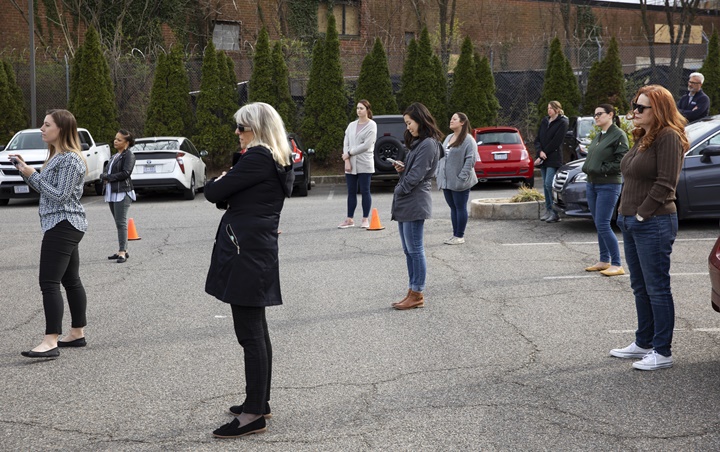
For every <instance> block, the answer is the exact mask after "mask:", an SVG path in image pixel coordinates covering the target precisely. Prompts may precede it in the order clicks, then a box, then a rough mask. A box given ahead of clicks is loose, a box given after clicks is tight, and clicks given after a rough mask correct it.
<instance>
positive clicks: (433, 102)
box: [403, 28, 447, 127]
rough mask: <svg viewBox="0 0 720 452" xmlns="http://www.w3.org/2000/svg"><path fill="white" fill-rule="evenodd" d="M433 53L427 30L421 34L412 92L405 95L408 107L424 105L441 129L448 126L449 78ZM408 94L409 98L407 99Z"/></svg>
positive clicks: (404, 98) (404, 99) (404, 100)
mask: <svg viewBox="0 0 720 452" xmlns="http://www.w3.org/2000/svg"><path fill="white" fill-rule="evenodd" d="M436 58H437V56H436V55H435V54H434V53H433V50H432V46H431V44H430V35H429V34H428V31H427V28H423V30H422V32H421V33H420V41H419V43H418V50H417V58H416V63H415V65H414V66H415V67H414V75H413V80H412V85H411V86H412V89H413V90H412V91H410V90H408V92H407V93H404V95H403V102H406V106H407V105H410V104H411V103H413V102H420V103H422V104H424V105H425V106H426V107H427V109H428V110H429V111H430V113H431V114H432V115H433V117H435V120H436V121H437V123H438V125H439V126H440V127H443V126H446V125H447V124H446V123H447V118H446V116H447V77H446V75H445V71H444V70H443V67H442V63H441V62H440V59H439V58H437V60H436ZM405 94H407V97H405Z"/></svg>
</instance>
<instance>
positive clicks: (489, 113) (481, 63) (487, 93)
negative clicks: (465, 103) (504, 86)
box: [475, 53, 500, 127]
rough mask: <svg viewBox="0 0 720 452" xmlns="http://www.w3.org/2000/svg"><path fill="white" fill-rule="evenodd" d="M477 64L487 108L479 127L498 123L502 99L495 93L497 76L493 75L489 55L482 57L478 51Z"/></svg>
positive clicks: (481, 89) (479, 84)
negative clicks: (499, 99)
mask: <svg viewBox="0 0 720 452" xmlns="http://www.w3.org/2000/svg"><path fill="white" fill-rule="evenodd" d="M475 64H476V65H477V68H476V70H477V78H478V86H480V91H482V93H483V94H482V96H481V97H483V100H482V101H481V102H482V104H483V105H484V108H485V112H484V115H483V119H482V120H481V121H480V122H479V123H478V125H477V127H482V126H493V125H495V124H497V116H498V112H499V111H500V101H498V99H497V96H496V95H495V77H493V73H492V69H491V68H490V60H488V59H487V57H482V58H480V55H478V54H477V53H476V54H475Z"/></svg>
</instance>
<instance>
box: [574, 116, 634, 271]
mask: <svg viewBox="0 0 720 452" xmlns="http://www.w3.org/2000/svg"><path fill="white" fill-rule="evenodd" d="M593 116H594V117H595V124H596V125H597V126H598V127H600V133H598V134H597V135H596V136H595V138H593V140H592V142H591V143H590V144H589V145H588V147H587V152H588V154H587V158H586V159H585V163H584V164H583V167H582V170H583V172H584V173H585V174H587V182H586V193H587V200H588V207H590V213H591V214H592V217H593V220H594V221H595V227H596V228H597V233H598V245H599V247H600V260H599V261H598V262H597V263H596V264H594V265H592V266H590V267H587V268H585V271H589V272H596V271H599V272H600V273H602V274H603V275H605V276H617V275H624V274H625V270H623V268H622V266H621V263H620V245H619V243H618V239H617V237H616V236H615V233H614V232H613V230H612V226H611V225H610V220H611V219H612V217H613V215H614V214H615V206H616V205H617V201H618V198H619V197H620V190H621V188H622V176H621V175H620V161H621V160H622V158H623V156H624V155H625V153H627V151H628V139H627V135H625V132H624V131H623V130H622V129H621V128H620V118H618V116H617V114H616V112H615V107H613V106H612V105H610V104H601V105H598V107H597V108H596V109H595V114H594V115H593Z"/></svg>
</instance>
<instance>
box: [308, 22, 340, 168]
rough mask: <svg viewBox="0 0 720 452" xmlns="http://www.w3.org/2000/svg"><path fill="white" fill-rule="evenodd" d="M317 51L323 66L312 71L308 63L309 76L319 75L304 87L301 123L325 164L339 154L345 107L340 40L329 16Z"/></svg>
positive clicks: (312, 67) (318, 156) (317, 154)
mask: <svg viewBox="0 0 720 452" xmlns="http://www.w3.org/2000/svg"><path fill="white" fill-rule="evenodd" d="M320 52H321V53H322V57H321V61H322V64H323V66H322V67H321V68H317V69H316V67H315V64H316V63H315V61H314V60H313V62H312V66H311V70H310V77H311V78H312V77H313V75H315V76H316V77H317V76H319V82H318V85H317V86H316V87H314V88H315V89H314V90H312V91H310V87H308V94H307V97H306V102H307V105H306V111H305V120H306V122H304V123H303V129H304V130H307V129H309V128H312V129H314V130H313V131H312V132H311V133H310V134H309V135H308V136H309V137H312V139H316V140H317V141H316V144H315V152H316V154H315V155H316V157H317V158H318V159H319V160H320V161H324V162H327V161H329V160H330V157H331V156H333V155H336V156H339V155H340V153H341V151H342V146H343V138H344V136H345V127H346V126H347V105H348V99H347V97H346V95H345V82H344V79H343V72H342V65H341V64H340V39H339V37H338V32H337V28H336V24H335V16H334V15H333V14H329V15H328V27H327V32H326V33H325V42H324V44H323V45H322V47H321V48H320ZM314 54H315V52H313V56H314ZM318 72H319V74H318ZM310 83H312V81H311V82H310ZM310 83H309V84H310ZM311 95H312V97H313V98H312V99H311V98H310V97H311ZM316 98H317V99H316ZM305 138H306V141H309V140H308V137H305ZM308 146H312V144H308Z"/></svg>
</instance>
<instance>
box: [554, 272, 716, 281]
mask: <svg viewBox="0 0 720 452" xmlns="http://www.w3.org/2000/svg"><path fill="white" fill-rule="evenodd" d="M708 274H709V272H704V273H702V272H701V273H670V276H671V277H673V276H707V275H708ZM597 277H598V275H597V274H593V275H567V276H543V279H547V280H551V279H583V278H597ZM629 277H630V275H618V276H613V278H629Z"/></svg>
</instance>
